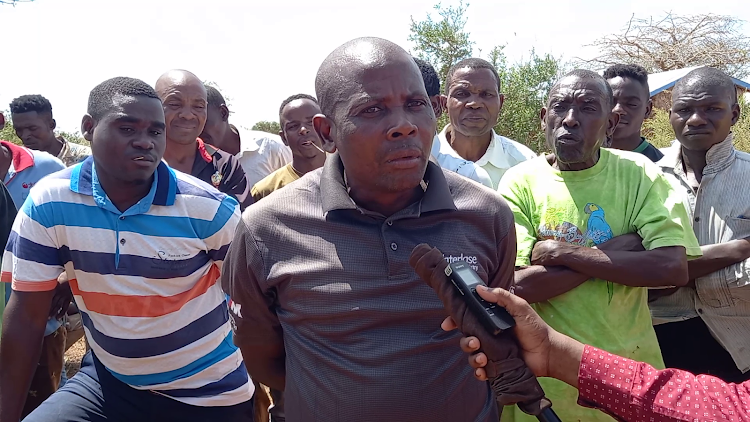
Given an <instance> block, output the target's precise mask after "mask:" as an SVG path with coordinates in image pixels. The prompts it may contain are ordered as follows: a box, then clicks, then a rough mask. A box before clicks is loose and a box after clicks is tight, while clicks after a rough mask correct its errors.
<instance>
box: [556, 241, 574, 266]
mask: <svg viewBox="0 0 750 422" xmlns="http://www.w3.org/2000/svg"><path fill="white" fill-rule="evenodd" d="M579 247H580V246H577V245H571V244H570V243H564V242H560V246H558V248H557V251H556V253H555V254H554V257H553V259H552V261H553V262H552V263H551V265H565V263H566V262H568V261H569V258H570V257H571V256H572V255H574V254H575V253H576V251H577V250H578V248H579Z"/></svg>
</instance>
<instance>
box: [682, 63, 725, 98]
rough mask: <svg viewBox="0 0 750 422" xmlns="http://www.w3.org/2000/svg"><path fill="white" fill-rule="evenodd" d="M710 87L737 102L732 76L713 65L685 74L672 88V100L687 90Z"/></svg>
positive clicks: (699, 89)
mask: <svg viewBox="0 0 750 422" xmlns="http://www.w3.org/2000/svg"><path fill="white" fill-rule="evenodd" d="M708 88H710V89H711V91H716V90H718V91H720V92H722V93H724V94H726V95H728V96H729V97H730V98H729V100H730V102H734V103H736V102H737V88H736V87H735V86H734V81H733V80H732V78H730V77H729V75H727V74H726V73H724V72H722V71H721V70H719V69H714V68H713V67H699V68H698V69H695V70H693V71H691V72H690V73H688V74H687V75H685V76H683V77H682V79H680V80H679V81H677V83H676V84H675V85H674V89H672V101H675V99H677V98H679V97H680V95H682V94H683V93H685V92H686V91H706V90H707V89H708Z"/></svg>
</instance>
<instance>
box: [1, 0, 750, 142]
mask: <svg viewBox="0 0 750 422" xmlns="http://www.w3.org/2000/svg"><path fill="white" fill-rule="evenodd" d="M455 1H456V2H457V0H455ZM436 2H437V0H380V1H378V2H375V3H373V2H362V1H352V0H324V1H317V2H310V1H300V0H281V1H278V0H277V1H273V0H272V1H260V0H249V1H239V0H235V1H232V0H210V1H209V0H202V1H199V0H129V1H118V2H115V1H111V0H110V1H105V0H36V1H34V2H32V3H19V4H17V5H16V6H15V7H12V6H2V5H0V28H2V31H3V34H4V37H3V49H4V51H3V54H2V56H3V57H5V60H4V61H3V63H2V67H0V76H1V78H0V80H1V81H2V82H0V110H5V109H7V108H8V104H9V103H10V101H11V100H12V99H13V98H15V97H17V96H19V95H23V94H42V95H44V96H45V97H47V98H48V99H49V100H50V101H51V102H52V107H53V110H54V115H55V119H56V120H57V123H58V128H59V129H63V130H66V131H76V130H79V129H80V122H81V117H82V116H83V114H84V113H85V111H86V102H87V99H88V94H89V91H90V90H91V88H93V87H94V86H95V85H97V84H98V83H99V82H102V81H103V80H105V79H108V78H111V77H114V76H130V77H135V78H140V79H143V80H144V81H146V82H148V83H150V84H154V83H155V82H156V79H157V78H158V77H159V75H160V74H162V73H163V72H164V71H166V70H169V69H172V68H184V69H187V70H190V71H192V72H194V73H195V74H197V75H198V77H200V78H201V79H203V80H209V81H213V82H215V83H217V84H218V86H219V87H220V88H221V90H222V92H223V93H224V95H225V97H228V98H230V99H231V100H230V103H231V109H232V111H233V112H234V115H233V116H232V117H231V118H230V121H231V122H233V123H235V124H239V125H242V126H248V127H249V126H252V125H253V124H254V123H255V122H257V121H259V120H276V119H278V107H279V104H280V103H281V101H282V100H283V99H284V98H286V97H287V96H289V95H292V94H296V93H300V92H302V93H310V94H315V92H314V91H315V90H314V79H315V73H316V71H317V69H318V66H319V65H320V63H321V62H322V60H323V59H324V58H325V57H326V56H327V55H328V53H330V52H331V51H332V50H333V49H334V48H336V47H337V46H338V45H340V44H342V43H344V42H346V41H348V40H350V39H352V38H356V37H361V36H376V37H382V38H386V39H389V40H391V41H393V42H396V43H398V44H399V45H401V46H403V47H404V48H406V49H407V50H408V49H413V46H412V45H410V43H409V42H408V40H407V39H408V36H409V23H410V18H411V17H414V19H416V20H422V19H424V18H425V17H426V16H427V13H430V12H432V11H433V9H432V7H433V5H434V4H435V3H436ZM443 4H446V5H447V4H455V3H453V2H452V1H451V0H443ZM675 6H677V7H679V9H676V8H675ZM669 10H673V11H674V12H675V13H679V14H701V13H707V12H709V11H710V12H712V13H716V14H726V15H733V16H736V17H738V18H740V19H744V20H748V21H750V8H748V7H747V0H722V1H718V2H707V1H705V0H682V1H680V2H677V3H675V2H668V1H665V0H630V1H628V0H619V1H617V2H602V1H601V0H568V1H564V2H552V1H549V0H542V1H516V0H492V1H490V0H482V1H479V0H476V1H475V2H473V3H472V4H471V5H470V7H469V9H468V14H467V17H468V23H467V28H466V29H467V30H468V31H469V32H470V33H471V37H472V39H473V40H474V41H475V42H476V47H477V49H475V51H474V53H475V55H478V53H479V51H478V48H481V49H482V52H483V55H486V54H487V53H488V52H489V50H490V49H491V48H492V47H493V46H494V45H497V44H507V47H506V50H505V53H506V55H507V56H508V58H509V60H510V61H514V60H518V59H520V58H521V57H523V56H524V55H528V52H529V51H530V50H531V49H532V48H535V49H536V51H537V52H538V53H542V54H543V53H548V52H549V53H552V54H554V55H555V56H558V57H563V58H564V59H571V58H573V57H576V56H591V55H592V54H593V53H594V52H592V51H590V49H585V48H583V45H585V44H587V43H590V42H591V41H593V40H595V39H597V38H598V37H601V36H604V35H605V34H608V33H612V32H617V31H618V30H619V29H621V28H622V27H623V25H624V24H625V23H626V22H627V20H628V19H629V18H630V16H631V14H633V13H635V14H636V16H651V15H654V16H660V15H662V14H663V13H664V12H666V11H669ZM745 32H747V33H748V34H750V24H747V25H746V26H745Z"/></svg>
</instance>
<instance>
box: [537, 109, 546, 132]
mask: <svg viewBox="0 0 750 422" xmlns="http://www.w3.org/2000/svg"><path fill="white" fill-rule="evenodd" d="M539 124H540V125H541V126H542V132H545V131H546V130H547V107H542V110H541V111H539Z"/></svg>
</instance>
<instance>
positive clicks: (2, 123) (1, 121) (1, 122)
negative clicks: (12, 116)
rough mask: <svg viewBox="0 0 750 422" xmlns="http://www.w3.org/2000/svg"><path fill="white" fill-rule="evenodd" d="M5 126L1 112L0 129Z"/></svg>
mask: <svg viewBox="0 0 750 422" xmlns="http://www.w3.org/2000/svg"><path fill="white" fill-rule="evenodd" d="M4 127H5V116H4V115H3V113H0V129H2V128H4Z"/></svg>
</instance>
